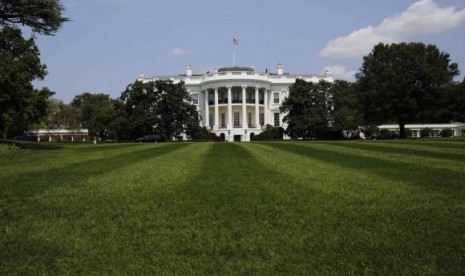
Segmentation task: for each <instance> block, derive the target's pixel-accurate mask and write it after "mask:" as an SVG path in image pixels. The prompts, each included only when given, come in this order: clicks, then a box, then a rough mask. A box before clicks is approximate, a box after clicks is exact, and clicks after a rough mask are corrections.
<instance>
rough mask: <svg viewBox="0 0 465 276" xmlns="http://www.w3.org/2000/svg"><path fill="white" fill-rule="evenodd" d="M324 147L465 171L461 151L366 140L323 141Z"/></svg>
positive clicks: (454, 171)
mask: <svg viewBox="0 0 465 276" xmlns="http://www.w3.org/2000/svg"><path fill="white" fill-rule="evenodd" d="M323 145H325V149H327V150H334V151H337V152H341V153H348V154H356V155H361V156H366V157H368V158H380V159H381V160H382V161H384V160H388V161H393V162H396V163H401V164H403V163H407V164H414V165H421V167H422V168H425V169H426V168H427V167H430V168H433V169H435V170H441V171H443V172H444V173H446V172H448V171H450V172H451V173H453V174H456V173H459V174H462V173H464V171H465V154H464V157H463V158H461V157H459V156H460V155H461V154H462V153H460V152H457V150H455V151H456V152H457V153H453V154H451V153H447V152H442V153H438V152H436V151H435V150H434V151H430V150H428V149H426V150H420V149H415V150H410V149H408V148H407V149H406V148H404V146H403V145H398V144H390V145H389V146H388V147H386V146H384V144H378V143H372V142H370V141H366V142H356V143H338V142H327V143H323Z"/></svg>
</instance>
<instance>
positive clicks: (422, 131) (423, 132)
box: [420, 127, 433, 137]
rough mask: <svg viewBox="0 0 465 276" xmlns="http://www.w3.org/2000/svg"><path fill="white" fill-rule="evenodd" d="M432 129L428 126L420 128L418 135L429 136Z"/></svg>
mask: <svg viewBox="0 0 465 276" xmlns="http://www.w3.org/2000/svg"><path fill="white" fill-rule="evenodd" d="M432 132H433V131H432V130H431V128H429V127H425V128H422V129H420V137H430V136H431V133H432Z"/></svg>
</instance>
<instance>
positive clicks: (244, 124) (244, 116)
mask: <svg viewBox="0 0 465 276" xmlns="http://www.w3.org/2000/svg"><path fill="white" fill-rule="evenodd" d="M246 90H247V86H242V128H247V105H246V102H245V100H246V97H245V94H246Z"/></svg>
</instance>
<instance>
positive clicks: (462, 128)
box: [378, 122, 465, 138]
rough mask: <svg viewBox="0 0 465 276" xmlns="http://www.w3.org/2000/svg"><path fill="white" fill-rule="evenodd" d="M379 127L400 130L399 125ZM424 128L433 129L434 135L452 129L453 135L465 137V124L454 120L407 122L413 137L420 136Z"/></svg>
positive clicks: (407, 127) (438, 135) (437, 135)
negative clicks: (429, 122)
mask: <svg viewBox="0 0 465 276" xmlns="http://www.w3.org/2000/svg"><path fill="white" fill-rule="evenodd" d="M378 128H379V129H387V130H389V131H393V132H399V125H380V126H378ZM424 128H430V129H431V136H432V137H440V133H441V131H442V130H443V129H450V130H452V137H464V136H465V124H464V123H459V122H452V123H448V124H406V125H405V129H408V130H410V132H411V135H412V136H411V137H412V138H419V137H420V131H421V130H422V129H424Z"/></svg>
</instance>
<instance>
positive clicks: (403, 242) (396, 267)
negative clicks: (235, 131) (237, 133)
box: [247, 143, 465, 274]
mask: <svg viewBox="0 0 465 276" xmlns="http://www.w3.org/2000/svg"><path fill="white" fill-rule="evenodd" d="M247 147H248V148H249V149H250V150H251V151H253V152H254V155H255V156H256V157H257V159H258V160H261V161H263V162H267V164H266V166H269V167H273V168H274V169H275V170H280V171H283V172H287V173H288V174H289V175H288V177H289V179H292V180H293V182H294V183H296V184H295V185H294V186H295V188H296V189H298V188H299V187H305V186H308V187H310V188H313V189H315V190H318V191H319V192H320V193H321V196H318V197H316V200H314V199H313V198H309V199H308V200H309V205H310V206H312V209H311V210H312V211H313V212H314V213H316V214H318V215H316V216H315V217H316V218H317V219H316V220H315V221H313V220H312V222H313V223H314V224H316V225H318V226H316V228H320V229H318V230H315V233H324V234H320V235H319V236H318V234H316V238H315V239H314V240H313V242H314V243H315V244H321V242H322V241H325V245H326V246H327V248H326V249H327V250H321V248H320V250H317V251H316V252H319V253H320V254H322V255H324V256H328V257H329V258H330V259H332V260H333V261H334V264H333V265H332V267H333V268H334V267H337V266H338V265H335V264H340V265H341V264H345V265H346V266H345V267H344V266H341V267H339V268H336V270H337V271H345V272H348V271H350V272H349V273H348V274H351V272H352V273H356V274H360V273H367V272H368V273H369V272H376V273H381V274H405V273H407V274H428V273H433V274H434V273H446V272H448V273H461V272H464V271H465V262H464V261H465V257H464V256H465V254H464V253H465V248H464V247H463V245H464V244H465V236H464V235H463V233H464V232H463V229H462V226H461V225H463V223H465V206H464V203H463V194H462V195H461V193H462V191H463V185H462V187H457V189H456V190H455V191H451V192H452V193H454V192H455V193H454V194H445V193H443V192H441V193H436V192H433V193H431V192H425V189H423V188H422V187H418V186H416V185H415V186H410V185H409V183H408V182H404V181H403V180H402V179H400V178H399V177H397V176H395V175H394V177H392V178H389V177H388V175H387V174H385V173H373V170H377V169H375V168H377V167H378V166H376V164H373V163H365V164H363V161H364V158H362V159H361V160H357V159H358V156H356V155H354V156H352V157H349V156H348V155H346V154H342V155H341V154H339V153H337V152H334V151H327V150H324V148H325V144H323V143H296V144H291V143H264V144H263V145H250V146H247ZM270 149H271V150H270ZM276 150H278V152H276ZM289 153H292V155H290V154H289ZM267 156H269V158H267ZM351 163H354V164H355V163H356V164H358V165H357V166H353V165H350V164H351ZM373 166H374V167H373ZM378 169H381V170H382V168H380V167H378ZM393 169H394V168H393ZM396 169H398V168H396ZM426 170H428V168H426ZM404 173H405V174H409V173H410V170H406V171H404ZM406 179H407V180H408V178H407V177H406ZM442 181H443V184H446V185H448V182H450V181H455V180H454V179H453V177H452V176H451V177H450V178H447V177H446V178H442ZM304 190H305V189H304ZM322 195H326V196H322ZM327 225H333V226H334V227H333V228H331V229H328V228H327V227H325V226H327ZM314 246H316V245H314ZM341 253H342V254H341ZM320 264H321V263H320Z"/></svg>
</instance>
